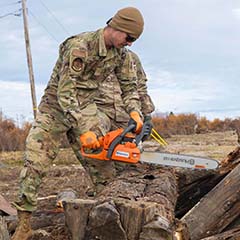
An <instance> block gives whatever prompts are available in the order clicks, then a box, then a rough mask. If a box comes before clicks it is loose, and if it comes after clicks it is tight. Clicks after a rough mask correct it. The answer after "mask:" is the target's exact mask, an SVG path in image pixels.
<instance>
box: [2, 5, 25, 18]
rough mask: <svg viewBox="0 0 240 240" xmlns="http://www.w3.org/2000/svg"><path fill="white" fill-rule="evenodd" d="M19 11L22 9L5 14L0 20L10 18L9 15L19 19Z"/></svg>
mask: <svg viewBox="0 0 240 240" xmlns="http://www.w3.org/2000/svg"><path fill="white" fill-rule="evenodd" d="M21 10H22V9H21V8H20V9H18V10H16V11H14V12H9V13H6V14H4V15H2V16H0V19H1V18H5V17H8V16H11V15H13V16H15V17H20V16H21ZM17 12H18V13H17Z"/></svg>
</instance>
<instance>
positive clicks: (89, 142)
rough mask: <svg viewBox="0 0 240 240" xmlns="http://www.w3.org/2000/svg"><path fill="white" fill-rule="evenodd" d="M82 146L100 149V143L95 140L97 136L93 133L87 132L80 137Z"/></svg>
mask: <svg viewBox="0 0 240 240" xmlns="http://www.w3.org/2000/svg"><path fill="white" fill-rule="evenodd" d="M80 141H81V143H82V146H83V147H85V148H91V149H96V148H99V147H100V143H99V141H98V140H97V136H96V134H95V133H94V132H92V131H88V132H85V133H84V134H82V135H81V136H80Z"/></svg>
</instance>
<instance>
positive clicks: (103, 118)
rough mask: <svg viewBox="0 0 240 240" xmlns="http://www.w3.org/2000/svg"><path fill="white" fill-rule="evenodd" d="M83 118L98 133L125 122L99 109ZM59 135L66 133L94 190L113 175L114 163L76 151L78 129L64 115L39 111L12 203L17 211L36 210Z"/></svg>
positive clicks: (103, 133) (55, 154)
mask: <svg viewBox="0 0 240 240" xmlns="http://www.w3.org/2000/svg"><path fill="white" fill-rule="evenodd" d="M83 114H84V113H83ZM83 119H84V121H85V124H86V127H87V128H88V129H89V130H91V131H94V132H95V133H96V134H97V136H102V135H105V134H106V133H107V132H108V131H109V130H111V129H112V128H116V127H120V126H121V125H124V124H126V122H125V123H122V124H121V123H117V122H114V120H111V119H110V118H109V117H107V115H105V114H104V113H103V112H100V111H97V112H95V113H92V114H89V113H87V114H86V115H85V116H84V118H83ZM62 134H67V137H68V140H69V143H70V145H71V147H72V149H73V151H74V153H75V155H76V156H77V158H78V160H79V161H80V162H81V164H82V165H83V167H84V168H85V169H86V170H87V172H88V173H89V174H90V176H91V178H92V180H93V183H94V185H95V186H97V188H98V189H97V190H100V189H101V188H102V187H103V186H104V185H105V184H106V183H107V182H108V181H109V180H110V179H112V178H113V177H114V176H115V174H116V171H115V166H114V163H113V162H104V161H99V160H94V159H91V160H90V161H87V159H83V158H82V156H81V154H80V151H79V149H80V141H79V133H78V130H77V129H76V130H75V129H72V128H70V127H69V125H68V124H67V123H66V122H65V119H64V118H62V119H60V118H56V117H54V116H53V115H52V114H49V113H38V114H37V118H36V120H35V122H34V124H33V126H32V128H31V130H30V132H29V134H28V137H27V140H26V150H25V156H24V158H25V159H24V160H25V163H24V167H23V169H22V170H21V173H20V192H19V199H18V200H17V201H16V202H15V203H13V205H15V207H16V208H17V209H18V210H20V211H30V212H32V211H34V210H36V207H37V194H38V189H39V187H40V184H41V182H42V178H43V177H44V175H45V174H46V172H47V170H48V168H49V166H50V165H51V164H52V162H53V160H54V159H55V158H56V156H57V154H58V151H59V147H60V140H61V135H62Z"/></svg>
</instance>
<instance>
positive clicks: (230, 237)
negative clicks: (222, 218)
mask: <svg viewBox="0 0 240 240" xmlns="http://www.w3.org/2000/svg"><path fill="white" fill-rule="evenodd" d="M237 239H240V227H238V228H235V229H231V230H229V231H226V232H223V233H220V234H217V235H214V236H211V237H207V238H203V239H201V240H237Z"/></svg>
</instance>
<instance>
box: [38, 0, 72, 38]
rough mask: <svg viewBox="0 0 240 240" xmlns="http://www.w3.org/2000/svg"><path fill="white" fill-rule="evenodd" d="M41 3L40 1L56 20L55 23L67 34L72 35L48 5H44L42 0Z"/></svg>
mask: <svg viewBox="0 0 240 240" xmlns="http://www.w3.org/2000/svg"><path fill="white" fill-rule="evenodd" d="M39 1H40V3H41V4H42V5H43V7H44V8H45V9H46V10H47V11H48V12H49V13H50V15H51V16H52V17H53V18H54V20H55V22H56V23H57V24H58V25H59V26H60V27H61V28H62V30H63V31H64V32H65V33H66V34H68V35H70V33H69V32H68V30H67V29H66V28H65V27H64V26H63V24H62V23H61V22H60V21H59V20H58V19H57V17H56V16H55V15H54V14H53V12H52V11H51V10H50V9H49V8H48V7H47V6H46V4H45V3H43V1H42V0H39Z"/></svg>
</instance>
